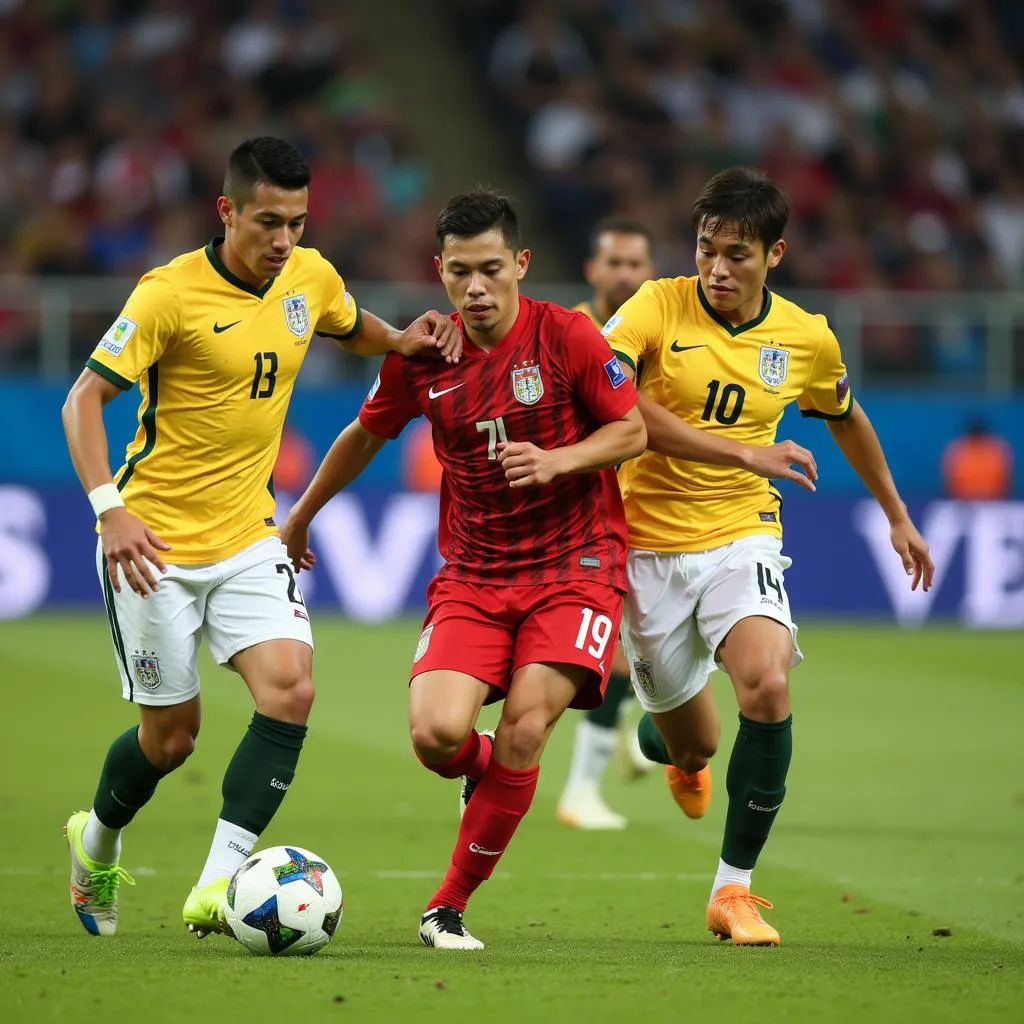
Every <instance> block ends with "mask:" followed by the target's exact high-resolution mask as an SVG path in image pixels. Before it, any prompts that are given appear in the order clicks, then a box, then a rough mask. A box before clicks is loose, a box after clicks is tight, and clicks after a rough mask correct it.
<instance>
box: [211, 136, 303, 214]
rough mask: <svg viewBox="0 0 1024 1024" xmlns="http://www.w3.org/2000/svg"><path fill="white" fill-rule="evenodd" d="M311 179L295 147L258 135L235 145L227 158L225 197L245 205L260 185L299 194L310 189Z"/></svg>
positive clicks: (282, 140) (271, 137)
mask: <svg viewBox="0 0 1024 1024" xmlns="http://www.w3.org/2000/svg"><path fill="white" fill-rule="evenodd" d="M309 179H310V173H309V167H308V166H307V164H306V160H305V158H304V157H303V155H302V154H301V153H300V152H299V151H298V149H296V148H295V146H293V145H292V144H291V143H290V142H286V141H285V140H284V139H278V138H275V137H274V136H273V135H257V136H256V137H255V138H252V139H246V140H245V142H243V143H241V144H240V145H238V146H236V147H235V148H234V149H233V150H232V152H231V156H229V157H228V169H227V171H226V172H225V174H224V195H226V196H227V197H228V199H230V200H231V201H232V202H233V203H236V204H237V205H238V206H244V205H245V203H246V202H248V200H249V199H251V198H252V194H253V192H254V191H255V190H256V186H257V185H272V186H274V187H275V188H281V189H284V190H285V191H288V192H298V191H299V189H303V188H308V187H309Z"/></svg>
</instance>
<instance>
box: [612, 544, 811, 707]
mask: <svg viewBox="0 0 1024 1024" xmlns="http://www.w3.org/2000/svg"><path fill="white" fill-rule="evenodd" d="M791 564H792V562H791V560H790V559H789V558H787V557H786V556H785V555H783V554H782V544H781V542H780V541H778V540H777V539H776V538H774V537H766V536H754V537H743V538H741V539H740V540H736V541H732V542H731V543H729V544H723V545H721V546H720V547H717V548H712V549H710V550H709V551H696V552H687V553H667V552H662V551H641V550H636V549H633V550H631V551H630V552H629V558H628V560H627V562H626V575H627V578H628V580H629V592H628V593H627V595H626V600H625V604H624V608H623V613H622V644H623V647H624V649H625V653H626V657H627V659H628V661H629V667H630V677H631V678H632V680H633V689H634V690H635V691H636V696H637V699H638V700H639V701H640V704H641V706H642V707H643V709H644V710H645V711H671V710H672V709H673V708H677V707H679V706H680V705H681V704H685V703H686V702H687V701H688V700H690V699H691V698H692V697H695V696H696V695H697V694H698V693H699V692H700V690H701V689H702V688H703V687H704V685H705V683H706V682H707V678H708V674H709V673H710V672H711V671H712V670H713V669H714V668H715V667H716V662H715V655H716V653H717V651H718V648H719V647H720V646H721V644H722V641H723V640H725V638H726V636H727V635H728V633H729V630H730V629H732V627H733V626H735V625H736V623H737V622H739V621H740V620H741V619H746V618H750V617H751V616H754V615H763V616H767V617H768V618H771V619H775V620H776V621H777V622H781V623H782V624H783V625H784V626H785V627H786V628H787V629H789V631H790V632H791V633H792V635H793V658H792V661H791V662H790V667H793V666H795V665H798V664H800V662H801V661H803V655H802V654H801V653H800V648H799V647H798V646H797V642H796V635H797V627H796V626H795V625H794V623H793V617H792V615H791V614H790V609H789V596H788V595H787V594H786V589H785V585H784V582H783V575H784V573H785V570H786V569H788V568H789V566H790V565H791Z"/></svg>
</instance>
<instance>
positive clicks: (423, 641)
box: [412, 625, 434, 665]
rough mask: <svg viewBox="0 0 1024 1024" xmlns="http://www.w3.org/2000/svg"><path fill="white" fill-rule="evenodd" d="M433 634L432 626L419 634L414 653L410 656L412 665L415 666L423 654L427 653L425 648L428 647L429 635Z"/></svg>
mask: <svg viewBox="0 0 1024 1024" xmlns="http://www.w3.org/2000/svg"><path fill="white" fill-rule="evenodd" d="M433 632H434V627H433V625H430V626H427V628H426V629H425V630H423V632H422V633H420V640H419V643H418V644H417V645H416V653H415V654H414V655H413V656H412V663H413V664H414V665H415V664H416V662H417V661H419V660H420V658H422V657H423V655H424V654H426V653H427V648H428V647H429V646H430V634H431V633H433Z"/></svg>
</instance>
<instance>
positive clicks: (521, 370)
mask: <svg viewBox="0 0 1024 1024" xmlns="http://www.w3.org/2000/svg"><path fill="white" fill-rule="evenodd" d="M512 393H513V394H514V395H515V396H516V401H517V402H522V403H523V405H536V404H537V403H538V402H539V401H540V400H541V399H542V398H543V397H544V381H543V380H541V376H540V367H539V366H520V367H518V368H516V369H515V370H513V371H512Z"/></svg>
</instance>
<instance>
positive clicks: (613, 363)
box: [604, 356, 628, 388]
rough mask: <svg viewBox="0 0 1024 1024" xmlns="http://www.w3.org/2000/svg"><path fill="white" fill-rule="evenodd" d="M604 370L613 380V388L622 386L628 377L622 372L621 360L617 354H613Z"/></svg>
mask: <svg viewBox="0 0 1024 1024" xmlns="http://www.w3.org/2000/svg"><path fill="white" fill-rule="evenodd" d="M604 372H605V373H607V374H608V379H609V380H610V381H611V382H612V387H613V388H617V387H621V386H622V385H623V384H625V383H626V381H627V379H628V378H627V377H626V375H625V374H624V373H623V372H622V367H621V366H620V365H619V360H618V359H617V358H616V357H615V356H612V357H611V359H609V360H608V362H607V363H605V364H604Z"/></svg>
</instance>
